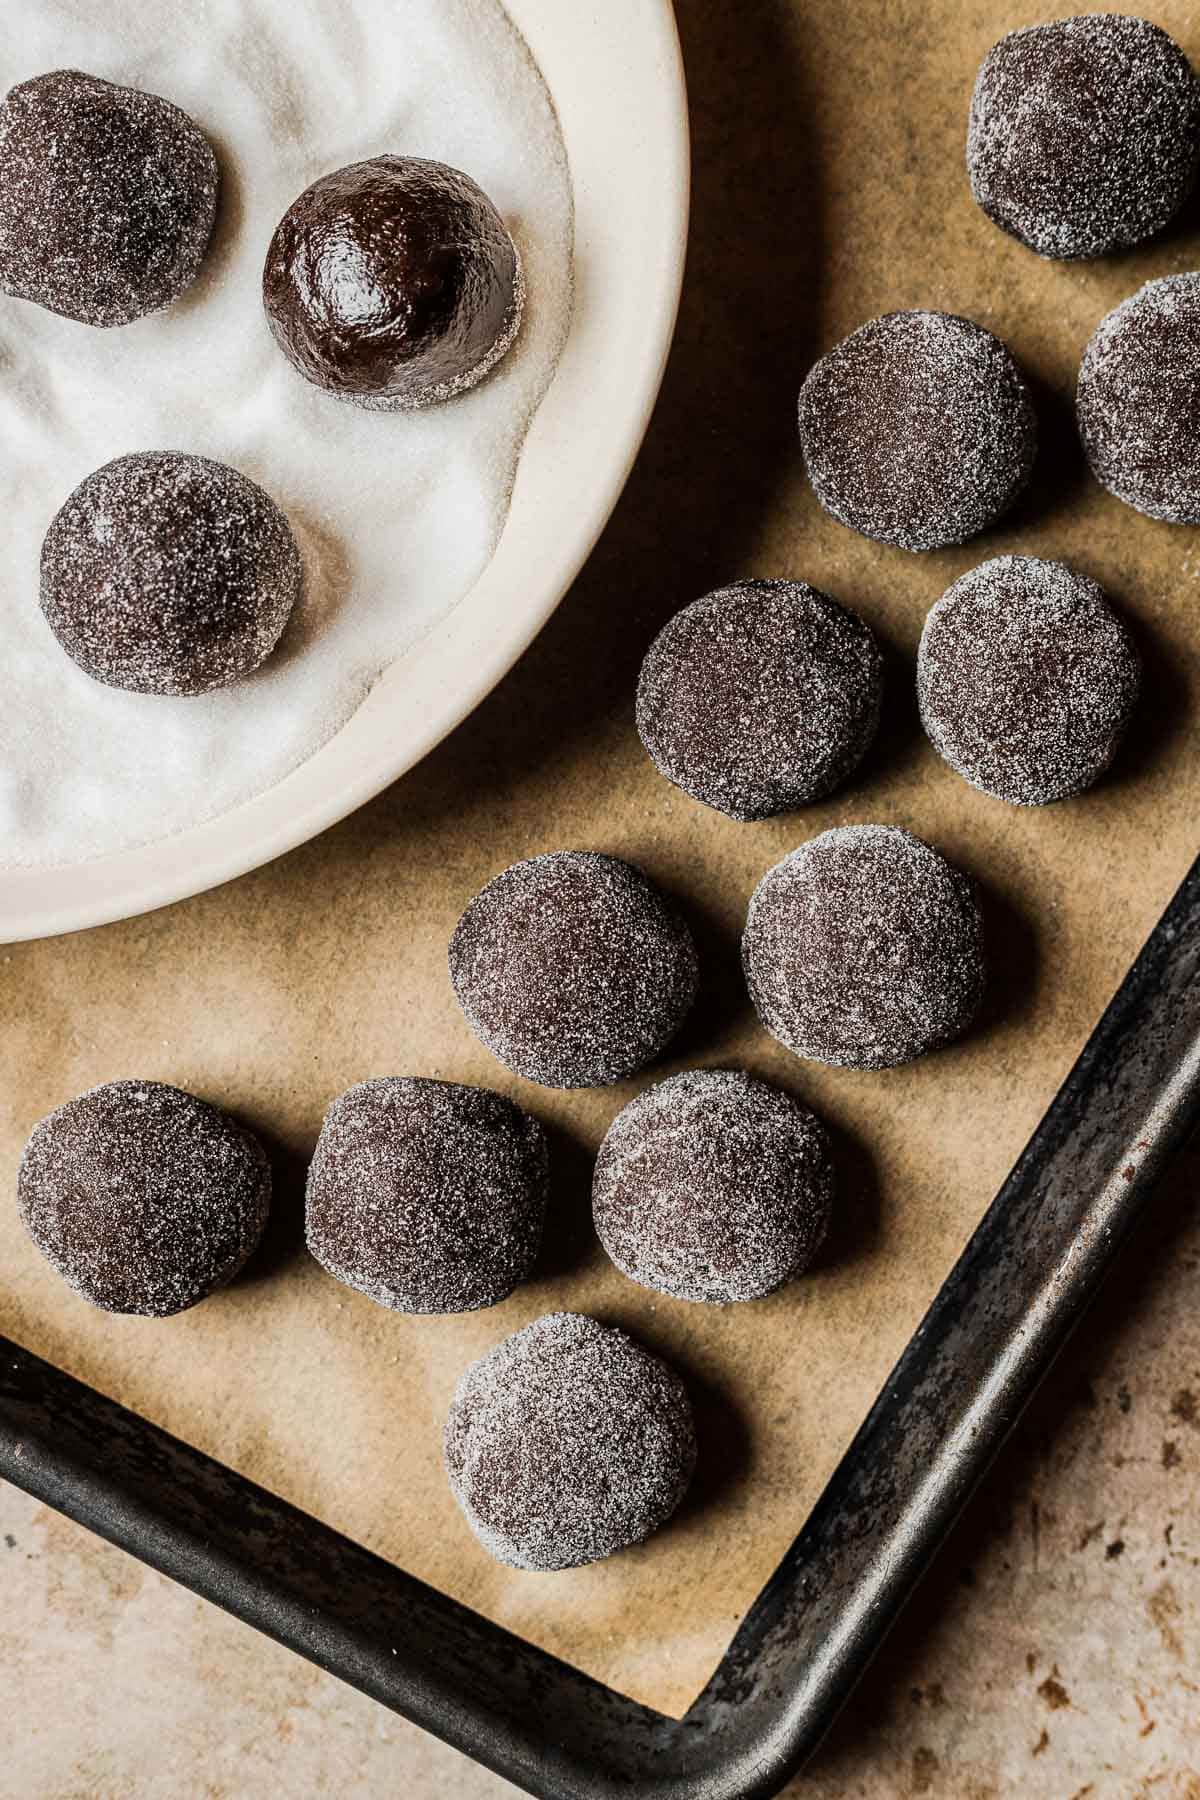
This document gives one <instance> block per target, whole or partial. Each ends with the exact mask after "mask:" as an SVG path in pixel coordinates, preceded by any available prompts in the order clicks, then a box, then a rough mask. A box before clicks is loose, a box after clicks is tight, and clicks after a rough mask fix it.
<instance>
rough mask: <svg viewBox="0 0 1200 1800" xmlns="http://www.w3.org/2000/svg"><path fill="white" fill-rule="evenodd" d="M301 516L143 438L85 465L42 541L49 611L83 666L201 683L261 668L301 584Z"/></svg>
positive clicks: (119, 678) (167, 689) (112, 676)
mask: <svg viewBox="0 0 1200 1800" xmlns="http://www.w3.org/2000/svg"><path fill="white" fill-rule="evenodd" d="M301 582H302V567H301V562H300V551H299V549H298V547H297V544H296V540H295V538H294V537H293V535H292V529H291V526H290V525H289V524H288V522H287V520H286V519H285V517H284V516H283V514H282V513H281V512H280V510H279V508H278V507H277V506H276V504H275V502H274V501H273V500H272V499H271V497H270V495H269V494H266V493H264V492H263V490H262V488H260V487H258V486H257V484H256V483H255V482H253V481H250V480H249V479H248V478H247V477H246V476H245V475H241V474H239V473H238V471H237V470H236V469H231V468H228V467H227V466H226V464H224V463H219V462H212V461H210V460H209V459H208V458H207V457H204V456H178V455H175V454H174V453H171V452H165V451H163V452H159V451H145V452H142V453H139V454H137V455H134V456H121V457H118V458H117V460H116V461H115V462H110V463H105V465H104V467H103V468H102V469H97V470H96V471H95V473H94V474H92V475H89V476H88V477H87V479H86V480H85V481H82V482H80V484H79V486H78V487H77V488H76V489H75V492H74V493H73V494H72V495H71V496H70V498H69V499H68V500H67V501H66V502H65V503H64V504H63V506H62V507H60V509H59V511H58V512H57V513H56V514H55V516H54V518H53V520H52V521H51V524H50V529H49V530H48V531H47V533H46V538H45V542H44V544H43V546H42V584H41V604H42V611H43V613H44V614H45V616H46V619H47V621H48V623H49V625H50V629H51V630H52V631H53V633H54V635H55V637H56V638H57V639H58V641H59V643H60V644H61V645H62V647H63V649H64V650H65V651H66V652H67V655H68V656H69V657H71V659H72V661H74V662H76V663H78V665H79V667H80V668H81V669H82V670H83V671H84V673H85V675H90V676H91V677H92V679H93V680H94V681H100V682H104V683H105V684H106V685H107V686H109V687H117V688H127V689H129V690H130V691H131V692H133V693H138V694H173V695H183V694H204V693H207V692H208V691H209V690H210V689H212V688H221V687H228V686H229V685H230V684H231V683H233V682H235V681H241V680H243V679H244V678H245V676H247V675H250V674H252V673H253V671H254V670H255V669H257V668H258V666H259V664H260V663H262V662H265V660H266V658H267V657H268V656H269V655H270V654H271V652H272V650H274V648H275V646H276V644H277V643H278V642H279V639H280V636H281V635H282V633H283V628H284V626H285V625H286V624H287V622H288V618H289V616H290V614H291V610H292V607H293V606H294V605H295V602H296V600H297V598H298V596H299V593H300V587H301Z"/></svg>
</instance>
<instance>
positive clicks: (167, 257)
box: [0, 69, 219, 325]
mask: <svg viewBox="0 0 1200 1800" xmlns="http://www.w3.org/2000/svg"><path fill="white" fill-rule="evenodd" d="M218 184H219V177H218V173H217V159H216V157H215V156H214V155H213V150H212V146H211V144H210V143H209V142H208V139H207V138H206V137H205V136H204V134H203V132H202V131H201V130H200V128H199V126H198V125H196V124H195V123H194V122H193V121H192V120H191V119H189V118H188V116H187V114H186V113H184V112H180V110H179V108H178V107H177V106H172V105H171V103H170V101H169V100H163V99H160V98H159V96H158V95H157V94H143V93H141V92H140V91H139V90H138V89H137V88H126V87H114V85H113V84H112V82H111V81H100V80H99V79H98V78H97V77H96V76H94V75H81V74H80V73H79V71H78V70H76V69H56V70H55V71H54V72H53V73H52V74H49V75H39V76H37V77H36V79H35V80H33V81H24V82H22V83H21V84H20V86H19V87H15V88H13V89H12V90H11V91H10V92H9V94H8V96H7V98H6V99H5V101H4V104H3V105H2V106H0V289H3V291H4V292H5V293H6V294H13V295H15V296H16V298H17V299H19V300H34V301H36V302H37V304H38V305H39V306H44V307H46V308H47V309H48V310H49V311H50V312H54V313H61V314H63V316H64V317H65V318H68V319H77V320H78V321H79V322H80V323H81V324H83V325H128V324H129V323H130V322H131V320H133V319H140V318H142V317H144V315H145V314H146V313H152V312H158V311H159V310H160V309H161V308H162V307H164V306H170V304H171V302H172V301H173V300H177V299H178V298H179V296H180V294H182V293H183V291H184V289H185V288H187V287H190V285H191V283H192V282H193V281H194V280H195V279H196V276H197V274H198V272H199V269H200V264H201V261H202V260H203V257H204V253H205V251H206V250H207V249H208V241H209V239H210V237H211V236H212V228H213V219H214V217H215V215H216V210H217V187H218Z"/></svg>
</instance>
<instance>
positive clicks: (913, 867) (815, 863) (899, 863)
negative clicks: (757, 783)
mask: <svg viewBox="0 0 1200 1800" xmlns="http://www.w3.org/2000/svg"><path fill="white" fill-rule="evenodd" d="M982 936H983V934H982V926H981V921H980V916H979V908H978V905H977V902H976V899H975V890H974V886H973V884H972V883H971V881H970V880H969V879H968V878H967V876H965V875H963V874H961V873H960V872H959V870H957V869H955V868H953V867H952V866H951V865H950V864H949V863H948V862H947V861H946V859H945V857H944V856H942V855H940V854H939V852H938V851H936V850H934V849H933V848H932V847H931V846H930V845H929V844H926V843H923V842H922V841H921V839H920V838H918V837H913V836H912V835H911V833H910V832H907V831H898V830H896V829H895V828H894V827H893V826H890V825H846V826H841V827H839V828H838V829H837V830H835V831H826V832H822V834H821V836H820V837H815V838H812V839H810V840H809V842H808V843H807V844H802V845H801V846H800V848H799V849H798V850H793V851H792V853H791V855H790V856H785V857H784V859H783V861H782V862H779V863H776V865H775V867H774V868H773V869H768V871H767V873H766V874H765V875H764V876H763V878H762V880H761V881H760V882H759V884H758V886H757V887H756V888H755V890H754V894H753V896H752V898H751V901H750V912H749V916H748V918H747V920H746V930H745V934H744V936H743V938H742V961H743V964H744V966H745V970H746V980H747V982H748V984H749V987H750V998H751V999H752V1000H753V1002H754V1007H755V1011H756V1012H757V1013H758V1016H759V1019H760V1020H761V1022H762V1024H763V1025H764V1026H765V1028H766V1029H767V1030H768V1031H769V1032H770V1033H771V1036H772V1037H776V1038H778V1039H779V1041H780V1043H781V1044H785V1045H786V1046H787V1048H788V1049H789V1050H791V1051H792V1052H793V1053H794V1054H795V1055H796V1056H806V1057H811V1058H812V1059H813V1060H814V1061H815V1062H824V1063H834V1064H839V1065H841V1066H842V1067H844V1068H850V1069H886V1068H890V1067H891V1066H892V1065H893V1064H895V1063H904V1062H910V1061H911V1060H912V1059H913V1057H916V1056H922V1055H924V1053H925V1052H926V1051H927V1050H933V1049H936V1048H937V1046H938V1045H940V1044H945V1043H948V1042H949V1041H950V1039H951V1038H955V1037H957V1036H958V1035H959V1033H960V1032H963V1031H965V1030H966V1028H967V1026H968V1025H969V1024H970V1023H971V1020H972V1019H973V1018H974V1016H975V1013H976V1011H977V1009H978V1006H979V1002H980V999H981V998H982V995H983V981H984V961H983V943H982Z"/></svg>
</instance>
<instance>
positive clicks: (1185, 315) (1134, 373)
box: [1075, 275, 1200, 525]
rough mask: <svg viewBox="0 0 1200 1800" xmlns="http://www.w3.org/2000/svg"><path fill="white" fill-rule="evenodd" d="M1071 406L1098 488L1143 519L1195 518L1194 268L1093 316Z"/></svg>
mask: <svg viewBox="0 0 1200 1800" xmlns="http://www.w3.org/2000/svg"><path fill="white" fill-rule="evenodd" d="M1075 405H1076V412H1077V414H1078V419H1079V434H1080V436H1081V438H1082V439H1083V448H1084V450H1085V452H1086V454H1087V459H1088V462H1089V463H1090V464H1091V469H1092V474H1093V475H1094V476H1095V477H1096V480H1097V481H1098V482H1099V483H1100V485H1101V487H1105V488H1107V489H1108V491H1109V493H1110V494H1113V495H1115V496H1116V498H1117V499H1118V500H1123V501H1124V502H1125V504H1126V506H1135V507H1136V508H1137V510H1138V511H1139V512H1141V513H1146V514H1147V515H1148V516H1149V517H1150V518H1152V519H1163V520H1165V521H1166V523H1167V524H1169V525H1198V524H1200V275H1166V276H1164V277H1163V278H1162V279H1161V280H1160V281H1148V282H1147V283H1146V285H1145V287H1143V288H1140V289H1139V290H1138V292H1137V293H1136V294H1134V295H1132V296H1131V298H1130V299H1128V300H1124V301H1122V303H1121V305H1120V306H1118V307H1115V308H1114V309H1113V311H1112V312H1110V313H1109V314H1108V316H1107V317H1106V318H1104V319H1102V320H1101V321H1100V323H1099V325H1098V326H1097V327H1096V330H1095V331H1094V332H1093V334H1092V337H1091V340H1090V342H1089V344H1088V347H1087V349H1086V350H1085V352H1084V356H1083V364H1082V367H1081V368H1080V371H1079V386H1078V389H1077V391H1076V396H1075Z"/></svg>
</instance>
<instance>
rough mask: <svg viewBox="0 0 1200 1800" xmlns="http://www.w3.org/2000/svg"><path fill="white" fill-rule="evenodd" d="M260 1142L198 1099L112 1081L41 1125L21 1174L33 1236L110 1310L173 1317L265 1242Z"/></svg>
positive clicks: (82, 1290) (267, 1196)
mask: <svg viewBox="0 0 1200 1800" xmlns="http://www.w3.org/2000/svg"><path fill="white" fill-rule="evenodd" d="M270 1200H271V1172H270V1169H269V1167H268V1165H267V1159H266V1156H265V1155H264V1154H263V1150H262V1146H261V1145H260V1144H259V1142H258V1140H257V1139H256V1138H254V1137H252V1136H251V1135H250V1133H249V1132H248V1131H244V1130H243V1129H242V1127H241V1126H240V1125H237V1124H235V1123H234V1121H233V1120H232V1119H231V1118H230V1117H229V1115H228V1113H223V1112H220V1111H218V1109H217V1108H216V1107H215V1106H209V1105H208V1104H207V1102H206V1101H204V1100H197V1098H196V1096H195V1095H194V1094H185V1093H184V1092H183V1091H182V1089H180V1088H174V1087H164V1086H163V1084H162V1083H161V1082H158V1081H110V1082H106V1083H105V1085H104V1086H103V1087H97V1088H92V1089H91V1090H90V1091H89V1092H88V1093H86V1094H80V1096H79V1098H78V1099H77V1100H69V1101H68V1102H67V1104H66V1105H65V1106H60V1107H59V1108H58V1110H57V1112H52V1113H51V1114H50V1116H49V1118H46V1119H43V1120H42V1122H41V1124H40V1125H37V1126H35V1127H34V1131H33V1135H32V1137H31V1138H30V1140H29V1142H28V1144H27V1145H26V1146H25V1154H24V1156H23V1157H22V1159H21V1167H20V1170H19V1173H18V1175H17V1204H18V1206H19V1208H20V1212H21V1217H22V1219H23V1220H24V1221H25V1226H26V1228H27V1230H28V1232H29V1235H30V1237H31V1238H32V1239H33V1241H34V1243H35V1244H36V1245H37V1247H38V1249H39V1250H40V1251H41V1252H42V1255H43V1256H44V1257H46V1258H47V1260H48V1261H49V1262H51V1263H52V1264H53V1265H54V1267H55V1268H56V1269H57V1270H58V1273H59V1274H60V1275H61V1276H62V1278H63V1280H64V1281H65V1282H67V1284H68V1285H69V1286H70V1287H73V1288H74V1289H75V1292H76V1293H77V1294H82V1295H83V1297H84V1299H85V1300H90V1301H91V1303H92V1305H93V1306H99V1307H102V1308H103V1309H104V1311H105V1312H115V1313H143V1314H146V1315H148V1316H150V1317H152V1318H167V1317H169V1316H170V1314H172V1313H178V1312H183V1311H184V1310H185V1308H187V1307H189V1306H194V1305H195V1304H196V1302H197V1300H203V1299H204V1298H205V1297H206V1296H207V1295H208V1294H211V1293H212V1292H213V1290H214V1288H219V1287H221V1286H223V1285H224V1283H225V1282H227V1281H229V1280H231V1279H232V1278H233V1276H234V1275H236V1274H237V1272H238V1270H239V1269H240V1268H241V1266H242V1264H243V1263H244V1262H245V1260H246V1258H247V1257H248V1256H249V1255H250V1252H251V1251H252V1250H253V1249H254V1246H255V1245H256V1244H257V1243H258V1240H259V1238H260V1237H261V1236H262V1231H263V1227H264V1225H265V1224H266V1222H267V1209H268V1207H269V1205H270Z"/></svg>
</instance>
